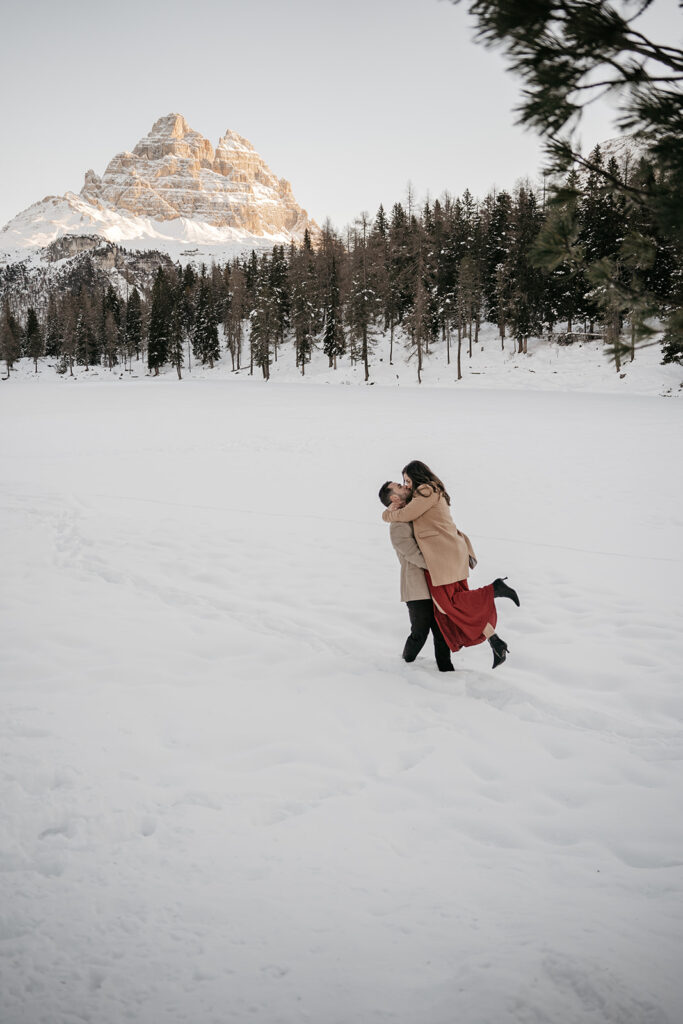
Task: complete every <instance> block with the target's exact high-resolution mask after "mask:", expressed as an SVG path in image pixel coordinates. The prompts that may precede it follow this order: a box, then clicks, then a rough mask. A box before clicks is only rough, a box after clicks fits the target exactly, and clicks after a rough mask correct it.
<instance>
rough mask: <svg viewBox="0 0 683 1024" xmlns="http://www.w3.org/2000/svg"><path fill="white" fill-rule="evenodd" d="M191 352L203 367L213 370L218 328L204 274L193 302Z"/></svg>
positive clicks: (217, 351)
mask: <svg viewBox="0 0 683 1024" xmlns="http://www.w3.org/2000/svg"><path fill="white" fill-rule="evenodd" d="M192 351H193V353H194V356H195V358H196V359H199V360H200V361H201V363H202V365H203V366H205V365H206V364H207V363H208V364H209V367H210V368H211V369H213V364H214V361H215V360H216V359H218V358H219V356H220V343H219V340H218V327H217V324H216V318H215V313H214V309H213V305H212V302H211V291H210V286H209V282H208V279H207V278H206V276H205V275H204V274H202V275H201V276H200V279H199V287H198V290H197V298H196V302H195V309H194V322H193V326H192Z"/></svg>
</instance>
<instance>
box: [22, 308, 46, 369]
mask: <svg viewBox="0 0 683 1024" xmlns="http://www.w3.org/2000/svg"><path fill="white" fill-rule="evenodd" d="M24 334H25V338H26V355H27V356H28V357H29V358H30V359H32V360H33V363H34V365H35V372H36V373H38V360H39V359H40V358H41V356H42V355H43V351H44V346H43V333H42V331H41V329H40V324H39V323H38V317H37V316H36V311H35V309H34V308H33V306H31V307H29V310H28V314H27V316H26V329H25V332H24Z"/></svg>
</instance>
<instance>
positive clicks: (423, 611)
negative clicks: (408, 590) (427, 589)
mask: <svg viewBox="0 0 683 1024" xmlns="http://www.w3.org/2000/svg"><path fill="white" fill-rule="evenodd" d="M406 604H407V605H408V614H409V615H410V636H409V637H408V639H407V640H406V645H405V647H404V648H403V660H404V661H415V659H416V658H417V656H418V654H419V653H420V651H421V650H422V648H423V647H424V645H425V643H426V642H427V637H428V636H429V631H430V629H431V631H432V636H433V637H434V656H435V658H436V663H437V665H438V666H439V668H445V667H446V666H447V665H451V664H452V662H451V652H450V650H449V649H448V644H447V643H446V641H445V640H444V638H443V637H442V635H441V630H440V629H439V627H438V626H437V624H436V619H435V618H434V605H433V603H432V601H431V598H425V599H424V600H422V601H406Z"/></svg>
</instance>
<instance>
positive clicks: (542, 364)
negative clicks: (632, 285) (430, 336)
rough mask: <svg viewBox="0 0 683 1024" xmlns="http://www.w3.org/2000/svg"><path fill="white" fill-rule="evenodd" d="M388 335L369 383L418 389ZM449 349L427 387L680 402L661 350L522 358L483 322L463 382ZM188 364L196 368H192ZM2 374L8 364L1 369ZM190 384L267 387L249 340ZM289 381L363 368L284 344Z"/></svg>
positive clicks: (191, 374) (354, 378) (541, 349)
mask: <svg viewBox="0 0 683 1024" xmlns="http://www.w3.org/2000/svg"><path fill="white" fill-rule="evenodd" d="M390 351H391V350H390V342H389V336H388V335H385V336H378V337H377V338H376V339H375V344H374V350H373V353H372V356H371V360H370V364H371V365H370V382H369V386H375V385H378V386H386V387H399V388H400V387H413V386H415V387H417V385H418V382H417V367H416V361H415V357H414V355H411V353H410V348H409V346H408V345H407V340H406V338H405V336H404V335H403V334H402V332H400V331H397V332H396V336H395V342H394V347H393V353H391V355H392V358H391V359H390ZM447 359H448V357H447V353H446V346H445V344H444V343H443V342H438V343H437V344H435V345H433V346H432V348H431V352H430V354H429V355H428V356H426V357H425V362H424V369H423V372H422V386H423V387H425V388H428V387H434V388H452V389H454V390H455V391H465V390H470V389H478V390H481V389H484V390H489V389H491V388H502V389H513V390H522V391H586V392H591V391H592V392H600V393H610V394H622V395H628V394H631V395H664V396H666V397H678V396H681V395H683V368H681V367H680V366H677V365H675V364H674V365H667V366H662V354H661V349H660V347H659V346H652V347H650V348H644V349H639V350H638V351H637V352H636V356H635V359H634V361H633V362H630V361H629V360H628V359H627V360H626V361H625V362H624V365H623V366H622V368H621V372H620V373H617V372H616V371H615V367H614V363H612V362H610V360H609V359H608V357H607V355H606V352H605V348H604V345H603V344H602V342H587V343H583V344H582V343H579V342H577V343H575V344H573V345H559V344H557V343H553V342H548V341H546V340H543V339H540V338H531V339H530V340H529V351H528V354H527V355H518V354H517V353H516V352H514V351H513V343H512V340H511V339H510V338H507V339H506V341H505V351H501V344H500V338H499V336H498V332H497V328H496V327H495V326H494V325H492V324H484V325H483V326H482V331H481V335H480V344H479V345H478V346H475V347H474V349H473V353H472V358H471V359H470V358H469V356H468V353H467V345H466V343H465V344H464V345H463V351H462V379H461V380H457V362H456V359H457V356H456V351H455V346H452V347H451V361H450V363H449V362H448V361H447ZM190 361H191V362H192V366H191V367H190V366H189V363H190ZM56 365H57V363H56V360H54V359H41V360H39V363H38V366H39V373H38V377H47V378H53V377H55V376H57V374H56ZM3 370H4V365H3ZM148 372H149V371H148V370H147V366H146V364H145V363H144V361H142V360H140V361H138V362H134V363H133V369H132V372H128V371H127V370H126V371H124V369H123V367H122V366H121V365H119V366H116V367H115V368H114V369H113V370H112V371H110V370H108V369H106V368H105V367H102V366H98V367H95V368H94V369H92V368H91V369H89V370H87V371H86V370H85V369H84V367H82V366H81V367H79V366H74V377H73V378H71V377H69V375H68V374H66V375H65V376H64V377H62V378H60V380H61V381H62V382H63V383H64V385H65V386H68V385H69V383H73V381H74V378H75V379H76V380H77V381H80V382H83V383H86V382H88V381H91V382H98V383H102V382H103V381H110V380H114V381H124V380H134V381H140V380H142V379H144V378H145V377H146V376H147V374H148ZM182 374H183V381H185V380H188V381H189V380H213V381H216V380H225V379H230V380H237V381H243V382H245V383H246V382H249V381H251V382H253V383H257V384H258V383H262V384H263V385H264V386H267V383H266V382H265V381H263V379H262V374H261V371H260V370H259V369H258V368H255V369H254V373H253V375H250V373H249V344H248V336H247V338H245V341H244V345H243V352H242V369H240V370H233V369H232V360H231V358H230V355H229V354H228V353H227V352H225V351H224V346H223V354H222V356H221V359H220V360H219V361H218V363H217V364H216V365H215V366H214V367H213V369H209V367H208V366H201V364H198V363H197V360H196V359H194V358H192V357H191V353H190V357H189V358H188V355H187V353H186V356H185V366H184V368H183V370H182ZM161 376H162V377H163V378H165V379H167V380H168V381H169V382H172V381H176V380H177V373H176V371H175V369H174V368H173V367H170V366H169V367H166V368H165V369H164V370H163V371H162V373H161ZM34 377H36V374H35V372H34V364H33V362H32V361H31V360H28V359H24V360H21V361H20V362H19V363H18V364H17V367H16V369H15V370H14V371H13V373H12V379H13V380H15V379H19V378H28V379H33V378H34ZM276 382H278V383H292V384H301V385H308V384H311V383H317V384H343V385H351V384H358V385H361V386H367V385H365V374H364V369H363V364H362V363H360V362H355V363H353V362H352V361H351V359H350V357H349V356H348V355H346V356H343V357H341V358H340V359H339V360H338V364H337V369H336V370H335V369H330V367H329V363H328V359H327V357H326V356H325V355H324V353H323V352H322V351H321V350H320V348H319V347H318V348H317V349H315V350H314V352H313V355H312V359H311V362H310V363H307V365H306V368H305V374H304V375H303V376H302V374H301V370H300V368H298V367H297V366H296V363H295V355H294V350H293V346H292V344H291V342H290V343H287V344H286V345H285V346H284V347H282V348H280V349H279V351H278V358H277V361H275V362H273V364H272V366H271V381H270V382H268V383H276Z"/></svg>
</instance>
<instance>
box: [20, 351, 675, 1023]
mask: <svg viewBox="0 0 683 1024" xmlns="http://www.w3.org/2000/svg"><path fill="white" fill-rule="evenodd" d="M576 354H577V355H578V353H576ZM558 358H559V356H558ZM569 358H572V359H573V358H574V354H572V355H571V356H569ZM638 358H639V359H640V356H639V357H638ZM636 364H638V360H636ZM636 364H634V365H636ZM531 365H532V366H533V365H534V364H533V363H532V364H531ZM643 365H645V364H643ZM528 370H529V368H528V366H527V369H526V371H525V372H527V373H528ZM412 372H413V371H412V368H411V374H412ZM628 372H630V371H628ZM634 372H635V371H634ZM477 379H479V378H477ZM470 380H471V381H472V380H473V378H470ZM622 384H623V385H624V386H628V377H627V378H626V379H625V380H624V381H622ZM616 387H617V385H616V383H615V388H616ZM652 393H653V394H656V391H653V392H652ZM680 408H681V407H680V404H679V403H678V402H673V401H666V400H664V399H662V398H659V397H648V396H642V395H640V396H639V395H637V394H633V393H623V394H591V393H587V392H585V391H580V390H575V391H574V392H573V393H565V392H563V391H561V390H555V391H552V392H551V391H547V390H526V389H525V390H521V389H514V385H513V387H512V388H511V389H508V390H502V389H497V390H496V389H488V390H487V389H485V388H483V387H479V386H478V387H475V388H471V387H466V388H465V387H464V388H462V389H460V390H455V389H454V388H445V387H423V388H422V389H418V388H412V387H411V388H405V387H398V388H397V387H394V388H388V387H382V386H381V384H378V385H377V386H375V387H368V388H366V387H357V388H355V387H332V386H326V385H323V384H315V383H312V382H310V381H309V382H308V383H307V384H306V387H301V386H299V385H297V384H293V383H292V384H290V383H278V382H277V381H271V383H270V384H268V385H266V384H264V383H263V382H262V381H259V380H258V379H257V378H254V379H253V380H251V381H250V380H245V379H235V378H234V377H233V378H228V377H227V376H224V377H223V379H221V378H220V376H217V377H215V378H211V377H210V376H209V377H208V379H205V380H184V381H183V382H182V383H179V382H177V381H174V380H173V377H172V375H169V376H168V377H167V379H164V380H149V379H147V380H145V379H139V380H129V381H125V380H118V379H117V380H115V381H113V382H111V381H109V380H108V375H107V374H106V373H105V372H104V371H103V372H102V373H101V374H100V376H99V378H92V377H91V379H90V382H89V383H88V384H87V385H86V384H85V383H83V381H82V377H81V378H80V379H79V380H78V381H75V382H74V381H66V380H64V379H57V378H55V377H53V376H50V375H48V374H47V373H44V372H43V373H41V374H39V375H38V377H37V378H36V379H31V378H30V377H29V375H28V374H26V375H25V377H24V379H22V378H21V376H20V375H17V377H16V378H15V379H13V380H12V381H10V382H5V383H3V384H0V445H1V449H0V468H1V473H2V498H1V499H0V504H1V506H2V508H1V512H0V523H1V528H0V559H1V562H0V564H1V565H2V590H1V595H0V601H1V621H2V644H1V646H0V659H1V664H0V671H1V674H0V679H1V682H0V695H1V700H2V709H1V712H0V732H1V734H2V739H1V743H0V758H1V761H2V765H1V767H2V791H1V794H0V1021H2V1024H76V1022H78V1024H81V1022H92V1024H121V1022H123V1021H132V1022H135V1024H166V1022H169V1024H170V1022H188V1024H233V1022H234V1024H242V1022H244V1021H254V1022H257V1024H300V1022H310V1024H371V1022H380V1021H381V1022H392V1024H513V1022H514V1024H546V1022H548V1024H550V1022H552V1024H584V1022H594V1024H678V1022H680V1020H681V1019H683V972H682V971H681V963H682V962H683V942H682V941H681V940H682V933H683V906H682V903H681V891H682V883H683V801H682V797H683V779H682V773H681V762H680V758H681V755H682V754H683V741H682V731H681V719H682V717H683V686H682V684H681V665H682V664H683V641H682V640H681V633H680V622H681V615H680V601H681V585H680V580H681V573H682V569H683V566H682V562H683V551H682V546H681V526H682V525H683V515H682V512H681V508H682V507H683V505H682V499H683V493H682V492H683V481H682V479H681V473H680V438H681V412H680ZM412 458H421V459H424V460H425V461H427V462H428V463H430V464H431V465H432V466H433V468H434V469H435V470H436V471H437V472H438V473H439V475H441V476H442V477H443V479H444V480H445V481H446V483H447V485H448V487H449V490H450V492H451V495H452V496H453V498H454V510H455V518H456V522H457V523H458V524H459V525H460V526H462V528H463V529H465V530H466V531H467V533H468V534H469V535H470V537H471V538H472V540H473V543H474V545H475V548H476V549H477V553H478V555H479V565H478V567H477V570H476V572H475V573H474V575H473V580H472V584H473V585H481V584H484V583H487V582H489V581H490V580H491V579H492V578H493V577H494V576H497V575H506V574H507V575H509V577H510V582H511V583H512V584H513V585H514V586H516V587H517V588H518V590H519V592H520V596H521V600H522V606H521V608H520V609H517V608H515V607H514V606H513V605H512V604H511V603H510V602H499V626H498V632H499V633H500V635H502V636H503V637H504V638H505V639H506V640H507V641H508V643H509V646H510V649H511V654H510V657H509V659H508V661H507V663H506V664H505V665H503V666H502V667H501V668H500V669H497V670H496V671H495V673H494V672H492V670H491V653H490V650H489V648H488V645H485V646H482V647H476V648H472V649H470V650H467V651H465V652H461V653H460V654H458V655H456V656H454V660H455V663H456V666H457V670H456V672H455V673H452V674H450V675H440V674H439V673H438V672H437V670H436V666H435V664H434V662H433V658H432V655H431V652H430V651H429V649H428V648H425V651H424V652H423V655H422V656H421V657H420V658H419V659H418V661H417V662H416V663H415V664H414V665H406V664H405V663H403V662H402V661H401V659H400V652H401V648H402V645H403V641H404V639H405V635H406V632H407V623H408V619H407V614H406V610H405V608H404V607H403V606H402V605H401V604H400V602H399V597H398V563H397V562H396V559H395V556H394V554H393V552H392V550H391V547H390V544H389V539H388V533H387V528H386V526H385V525H384V524H383V523H382V522H381V519H380V512H381V507H380V505H379V502H378V500H377V497H376V494H377V489H378V487H379V485H380V484H381V483H382V482H383V481H384V480H385V479H386V478H387V477H391V478H396V477H397V476H398V474H399V473H400V470H401V467H402V466H403V464H404V463H405V462H406V461H408V460H409V459H412Z"/></svg>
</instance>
